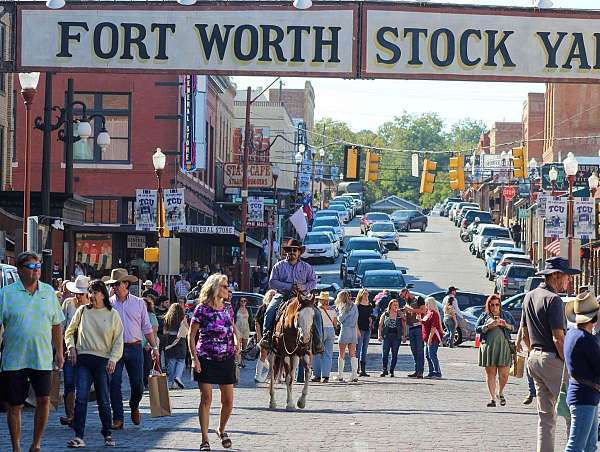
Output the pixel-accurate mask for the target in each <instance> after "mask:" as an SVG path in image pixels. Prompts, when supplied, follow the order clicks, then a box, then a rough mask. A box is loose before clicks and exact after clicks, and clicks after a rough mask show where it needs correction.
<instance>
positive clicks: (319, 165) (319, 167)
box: [315, 161, 323, 180]
mask: <svg viewBox="0 0 600 452" xmlns="http://www.w3.org/2000/svg"><path fill="white" fill-rule="evenodd" d="M315 180H323V162H322V161H318V162H316V163H315Z"/></svg>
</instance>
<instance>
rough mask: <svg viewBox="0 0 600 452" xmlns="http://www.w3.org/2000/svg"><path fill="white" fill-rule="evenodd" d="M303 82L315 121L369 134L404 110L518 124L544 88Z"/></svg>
mask: <svg viewBox="0 0 600 452" xmlns="http://www.w3.org/2000/svg"><path fill="white" fill-rule="evenodd" d="M432 3H435V2H432ZM440 3H442V2H440ZM443 3H455V4H477V5H502V6H531V0H477V1H470V0H462V1H457V0H445V1H444V2H443ZM553 3H554V7H556V8H577V9H579V8H581V9H600V0H553ZM234 80H235V82H236V83H237V85H238V88H239V89H245V88H246V87H247V86H252V87H258V86H263V87H265V86H267V85H268V84H269V83H270V82H271V81H272V80H273V78H264V77H234ZM305 80H307V79H304V78H292V77H288V78H285V79H284V87H285V88H302V87H303V86H304V82H305ZM309 80H310V81H311V83H312V85H313V87H314V89H315V98H316V99H315V102H316V110H315V118H317V119H318V118H322V117H326V116H328V117H332V118H335V119H339V120H342V121H345V122H347V123H349V124H350V125H351V127H352V128H353V129H354V130H360V129H373V130H374V129H376V128H377V127H378V126H379V125H380V124H382V123H384V122H385V121H388V120H391V119H392V118H393V117H394V116H395V115H398V114H401V113H402V112H403V111H404V110H406V111H407V112H409V113H416V114H419V113H425V112H430V111H433V112H437V113H438V114H439V115H440V116H441V117H443V118H444V119H445V120H446V121H447V122H448V123H449V124H451V123H453V122H456V121H457V120H459V119H461V118H464V117H471V118H475V119H481V120H483V121H484V122H485V123H486V124H488V125H491V124H492V123H493V122H494V121H520V120H521V113H522V108H523V101H524V100H525V98H526V96H527V93H528V92H540V93H541V92H544V85H543V84H537V83H491V82H451V81H444V82H440V81H425V80H339V79H317V78H312V79H309ZM277 86H278V84H276V85H274V87H277ZM348 93H352V95H348Z"/></svg>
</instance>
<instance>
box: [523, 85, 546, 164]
mask: <svg viewBox="0 0 600 452" xmlns="http://www.w3.org/2000/svg"><path fill="white" fill-rule="evenodd" d="M544 111H545V104H544V94H543V93H528V94H527V100H525V102H523V116H522V117H523V120H522V124H523V142H524V145H525V148H526V149H527V156H528V159H529V160H531V159H532V158H535V159H536V160H537V162H538V163H541V162H542V154H543V150H544Z"/></svg>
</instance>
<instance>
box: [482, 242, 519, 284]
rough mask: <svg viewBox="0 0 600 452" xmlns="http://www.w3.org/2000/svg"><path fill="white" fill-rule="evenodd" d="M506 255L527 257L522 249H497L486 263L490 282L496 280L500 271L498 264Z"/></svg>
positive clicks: (486, 271) (486, 274)
mask: <svg viewBox="0 0 600 452" xmlns="http://www.w3.org/2000/svg"><path fill="white" fill-rule="evenodd" d="M505 254H512V255H522V256H525V251H523V250H522V249H521V248H508V247H507V248H504V247H499V248H496V250H495V251H493V252H492V253H491V254H490V255H489V257H488V258H487V259H486V261H485V276H487V278H488V279H489V280H490V281H493V280H494V277H495V275H496V272H497V271H498V263H499V262H500V261H501V260H502V258H503V257H504V255H505Z"/></svg>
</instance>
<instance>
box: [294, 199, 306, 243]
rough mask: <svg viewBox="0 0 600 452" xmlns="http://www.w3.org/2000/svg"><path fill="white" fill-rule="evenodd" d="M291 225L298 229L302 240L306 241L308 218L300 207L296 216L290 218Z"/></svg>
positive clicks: (295, 213)
mask: <svg viewBox="0 0 600 452" xmlns="http://www.w3.org/2000/svg"><path fill="white" fill-rule="evenodd" d="M290 223H292V225H293V226H294V229H296V232H297V233H298V235H299V236H300V240H304V237H306V234H307V233H308V224H307V223H306V217H305V216H304V210H303V209H302V207H300V208H299V209H298V210H296V212H294V214H293V215H292V216H291V217H290Z"/></svg>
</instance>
